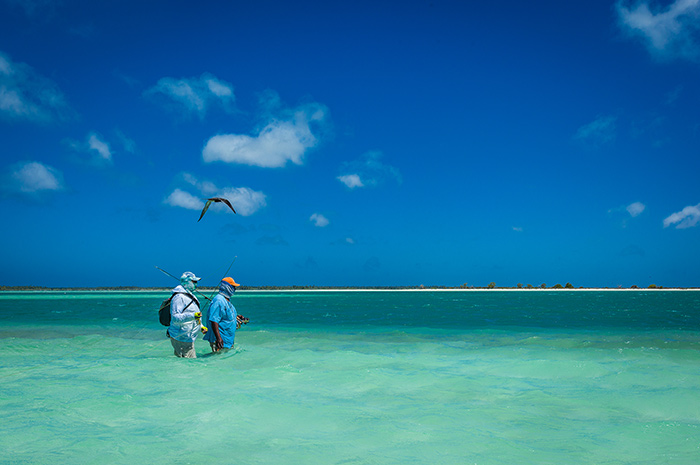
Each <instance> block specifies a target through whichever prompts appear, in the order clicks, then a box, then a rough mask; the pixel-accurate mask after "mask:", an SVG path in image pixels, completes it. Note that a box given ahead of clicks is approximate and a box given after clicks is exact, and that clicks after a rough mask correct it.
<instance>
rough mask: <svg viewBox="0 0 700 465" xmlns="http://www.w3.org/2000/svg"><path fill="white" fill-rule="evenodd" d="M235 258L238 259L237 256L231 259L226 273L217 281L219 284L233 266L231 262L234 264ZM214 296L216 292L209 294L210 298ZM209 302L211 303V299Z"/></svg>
mask: <svg viewBox="0 0 700 465" xmlns="http://www.w3.org/2000/svg"><path fill="white" fill-rule="evenodd" d="M237 258H238V255H236V256H235V257H233V260H232V261H231V264H230V265H229V266H228V268H226V271H225V272H224V275H223V276H222V277H221V279H220V280H219V282H221V281H223V279H224V278H225V277H226V275H227V274H228V272H229V271H230V270H231V267H232V266H233V262H235V261H236V259H237ZM214 294H216V290H215V291H214V292H212V293H211V296H210V297H214ZM209 301H210V302H211V299H209Z"/></svg>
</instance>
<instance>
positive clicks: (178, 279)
mask: <svg viewBox="0 0 700 465" xmlns="http://www.w3.org/2000/svg"><path fill="white" fill-rule="evenodd" d="M156 268H157V269H159V270H160V271H162V272H163V273H165V274H167V275H168V276H170V277H171V278H173V279H174V280H176V281H177V282H180V278H178V277H176V276H173V275H171V274H170V273H168V272H167V271H165V270H164V269H163V268H161V267H159V266H156ZM194 292H196V293H197V294H199V295H200V296H201V297H204V298H205V299H207V300H208V301H210V302H211V299H210V298H209V297H207V296H206V295H205V294H203V293H201V292H200V291H198V290H197V289H195V290H194Z"/></svg>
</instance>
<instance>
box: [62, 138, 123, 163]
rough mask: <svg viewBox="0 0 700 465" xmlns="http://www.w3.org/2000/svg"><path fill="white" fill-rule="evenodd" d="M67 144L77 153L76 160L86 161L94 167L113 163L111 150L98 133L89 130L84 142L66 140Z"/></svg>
mask: <svg viewBox="0 0 700 465" xmlns="http://www.w3.org/2000/svg"><path fill="white" fill-rule="evenodd" d="M67 144H68V146H69V147H70V148H71V149H72V150H73V151H74V152H75V153H77V154H78V162H80V163H87V164H89V165H92V166H96V167H104V166H108V165H112V164H113V160H112V150H111V149H110V147H109V144H108V143H107V142H105V141H104V140H103V138H102V136H100V135H99V134H97V133H95V132H91V133H89V134H88V135H87V137H86V139H85V142H78V141H75V140H67Z"/></svg>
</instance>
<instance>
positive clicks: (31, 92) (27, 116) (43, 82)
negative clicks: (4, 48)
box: [0, 52, 73, 123]
mask: <svg viewBox="0 0 700 465" xmlns="http://www.w3.org/2000/svg"><path fill="white" fill-rule="evenodd" d="M72 114H73V112H72V110H71V109H70V107H69V106H68V103H67V102H66V99H65V97H64V96H63V93H62V92H61V91H60V90H59V89H58V86H57V85H56V84H55V83H54V82H53V81H51V80H49V79H47V78H45V77H43V76H41V75H40V74H38V73H37V72H36V71H34V69H33V68H32V67H30V66H29V65H26V64H24V63H15V62H13V61H12V60H11V59H10V58H9V56H7V55H5V54H4V53H2V52H0V116H2V117H5V118H9V119H11V120H25V121H32V122H38V123H46V122H50V121H54V120H64V119H68V118H69V117H70V116H72Z"/></svg>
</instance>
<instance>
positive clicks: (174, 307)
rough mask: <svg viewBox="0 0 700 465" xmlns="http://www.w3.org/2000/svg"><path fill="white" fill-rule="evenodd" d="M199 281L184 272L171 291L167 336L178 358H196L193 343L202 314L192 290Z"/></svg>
mask: <svg viewBox="0 0 700 465" xmlns="http://www.w3.org/2000/svg"><path fill="white" fill-rule="evenodd" d="M200 279H201V278H198V277H197V276H195V275H194V273H192V272H190V271H186V272H184V273H183V274H182V276H181V277H180V285H179V286H177V287H176V288H175V289H173V297H172V300H171V302H170V328H168V336H170V343H171V344H172V345H173V349H174V350H175V355H177V356H178V357H185V358H197V353H196V352H195V350H194V341H195V339H197V333H198V332H199V330H200V328H201V326H202V324H201V318H202V313H201V312H200V311H199V301H198V300H197V298H196V297H195V296H194V290H195V289H196V288H197V281H199V280H200Z"/></svg>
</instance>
